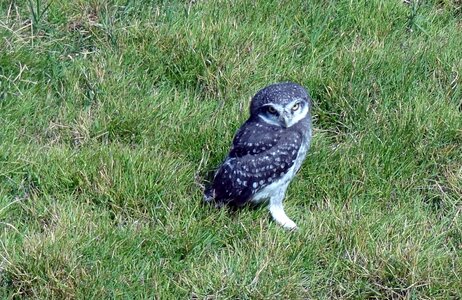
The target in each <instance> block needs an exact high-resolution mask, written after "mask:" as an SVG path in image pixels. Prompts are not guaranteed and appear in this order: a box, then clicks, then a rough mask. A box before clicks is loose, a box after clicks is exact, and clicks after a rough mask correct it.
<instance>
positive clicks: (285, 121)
mask: <svg viewBox="0 0 462 300" xmlns="http://www.w3.org/2000/svg"><path fill="white" fill-rule="evenodd" d="M279 121H280V122H281V124H282V126H283V127H284V128H287V127H289V116H288V114H285V113H284V114H282V115H281V116H280V117H279Z"/></svg>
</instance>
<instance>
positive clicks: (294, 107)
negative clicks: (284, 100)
mask: <svg viewBox="0 0 462 300" xmlns="http://www.w3.org/2000/svg"><path fill="white" fill-rule="evenodd" d="M299 108H300V103H295V105H294V106H292V110H293V111H296V110H297V109H299Z"/></svg>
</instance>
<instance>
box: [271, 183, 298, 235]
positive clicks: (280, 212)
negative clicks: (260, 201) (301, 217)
mask: <svg viewBox="0 0 462 300" xmlns="http://www.w3.org/2000/svg"><path fill="white" fill-rule="evenodd" d="M284 195H285V190H284V191H283V192H280V193H277V194H276V195H274V196H272V197H271V198H270V203H269V210H270V213H271V216H272V217H273V219H274V221H276V223H278V224H279V225H281V226H282V227H284V228H285V229H290V230H291V229H296V228H297V224H295V222H294V221H292V220H291V219H290V218H289V217H288V216H287V215H286V213H285V212H284V206H283V205H282V200H284Z"/></svg>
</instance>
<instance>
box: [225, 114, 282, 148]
mask: <svg viewBox="0 0 462 300" xmlns="http://www.w3.org/2000/svg"><path fill="white" fill-rule="evenodd" d="M280 138H281V131H280V130H278V128H277V127H274V126H265V125H261V124H259V123H257V122H255V121H247V122H246V123H245V124H244V125H243V126H242V127H241V128H240V129H239V130H238V132H237V133H236V136H235V137H234V140H233V146H232V148H231V151H230V153H229V157H243V156H245V155H257V154H259V153H261V152H264V151H267V150H268V149H270V148H271V147H273V146H274V145H276V144H277V143H278V141H279V139H280Z"/></svg>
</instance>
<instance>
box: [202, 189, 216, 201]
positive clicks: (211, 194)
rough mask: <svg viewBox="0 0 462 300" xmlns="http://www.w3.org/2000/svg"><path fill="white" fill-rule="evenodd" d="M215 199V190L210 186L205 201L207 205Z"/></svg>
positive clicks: (205, 191)
mask: <svg viewBox="0 0 462 300" xmlns="http://www.w3.org/2000/svg"><path fill="white" fill-rule="evenodd" d="M214 199H215V190H214V189H213V188H212V186H208V187H207V188H205V190H204V201H205V202H207V203H210V202H212V201H213V200H214Z"/></svg>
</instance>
